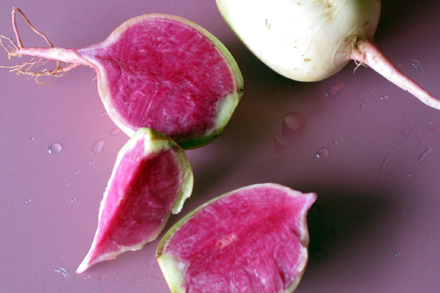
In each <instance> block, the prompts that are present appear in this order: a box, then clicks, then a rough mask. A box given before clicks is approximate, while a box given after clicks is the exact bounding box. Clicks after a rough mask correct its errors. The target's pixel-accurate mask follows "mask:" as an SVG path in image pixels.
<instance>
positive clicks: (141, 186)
mask: <svg viewBox="0 0 440 293" xmlns="http://www.w3.org/2000/svg"><path fill="white" fill-rule="evenodd" d="M192 187H193V174H192V171H191V167H190V165H189V163H188V161H187V159H186V156H185V153H184V152H183V150H182V149H181V148H180V147H179V146H178V145H177V143H175V142H174V141H172V140H171V139H169V138H168V137H166V136H164V135H162V134H160V133H158V132H156V131H154V130H151V129H148V128H141V129H139V130H138V131H137V132H136V133H135V134H134V135H133V137H131V139H130V140H129V141H128V142H127V143H126V144H125V146H124V147H123V148H122V149H121V150H120V152H119V154H118V157H117V159H116V163H115V166H114V168H113V172H112V175H111V177H110V180H109V182H108V185H107V189H106V190H105V193H104V198H103V200H102V201H101V205H100V209H99V219H98V229H97V231H96V234H95V238H94V240H93V243H92V247H91V248H90V251H89V253H88V254H87V256H86V257H85V259H84V260H83V262H82V263H81V265H80V266H79V268H78V270H77V273H82V272H84V271H85V270H87V269H88V268H89V267H91V266H92V265H94V264H96V263H98V262H101V261H104V260H110V259H114V258H115V257H116V256H118V255H119V254H121V253H123V252H124V251H127V250H139V249H141V248H142V247H143V246H144V245H145V244H146V243H147V242H150V241H153V240H155V239H156V238H157V236H158V235H159V233H160V232H161V231H162V229H163V228H164V226H165V224H166V222H167V220H168V218H169V216H170V214H171V212H173V213H178V212H180V210H181V209H182V205H183V203H184V201H185V199H186V198H188V197H189V196H190V195H191V192H192Z"/></svg>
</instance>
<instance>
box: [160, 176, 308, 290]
mask: <svg viewBox="0 0 440 293" xmlns="http://www.w3.org/2000/svg"><path fill="white" fill-rule="evenodd" d="M315 200H316V194H314V193H307V194H304V193H301V192H298V191H295V190H292V189H290V188H288V187H285V186H281V185H278V184H272V183H267V184H256V185H251V186H247V187H243V188H240V189H237V190H234V191H232V192H230V193H227V194H224V195H222V196H219V197H217V198H215V199H213V200H212V201H210V202H208V203H206V204H204V205H202V206H200V207H199V208H197V209H196V210H194V211H193V212H191V213H190V214H188V215H187V216H185V217H184V218H183V219H182V220H180V221H179V222H178V223H177V224H175V225H174V226H173V227H172V228H171V229H170V230H169V231H168V232H167V234H166V235H165V236H164V237H163V238H162V240H161V242H160V243H159V246H158V248H157V253H156V254H157V260H158V262H159V265H160V268H161V269H162V272H163V274H164V276H165V279H166V281H167V283H168V286H169V287H170V289H171V292H179V293H183V292H187V293H190V292H210V293H217V292H243V293H248V292H249V293H251V292H265V293H281V292H292V291H293V290H294V289H295V288H296V286H297V285H298V283H299V282H300V280H301V277H302V275H303V273H304V270H305V268H306V264H307V260H308V250H307V247H308V244H309V232H308V229H307V218H306V216H307V212H308V210H309V208H310V207H311V205H312V204H313V203H314V202H315Z"/></svg>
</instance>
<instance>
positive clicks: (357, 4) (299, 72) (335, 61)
mask: <svg viewBox="0 0 440 293" xmlns="http://www.w3.org/2000/svg"><path fill="white" fill-rule="evenodd" d="M216 1H217V6H218V8H219V11H220V13H221V14H222V16H223V18H224V19H225V21H226V22H227V23H228V25H229V26H230V27H231V29H232V30H233V31H234V32H235V33H236V34H237V36H238V37H239V38H240V39H241V40H242V41H243V42H244V44H245V45H246V46H247V47H248V48H249V49H250V51H252V52H253V53H254V54H255V55H256V56H257V57H258V58H259V59H260V60H261V61H262V62H263V63H265V64H266V65H267V66H269V67H270V68H272V69H273V70H274V71H276V72H277V73H279V74H281V75H283V76H285V77H287V78H290V79H293V80H297V81H305V82H313V81H319V80H322V79H325V78H327V77H329V76H332V75H333V74H335V73H337V72H338V71H340V70H341V69H342V68H343V67H344V66H345V65H347V63H348V62H350V60H354V61H355V62H356V63H358V64H359V65H361V64H363V65H367V66H369V67H371V68H372V69H374V70H375V71H377V72H378V73H380V74H381V75H382V76H384V77H385V78H387V79H388V80H389V81H391V82H392V83H394V84H395V85H397V86H399V87H400V88H402V89H403V90H405V91H408V92H410V93H411V94H412V95H414V96H415V97H417V98H418V99H420V100H421V101H422V102H423V103H425V104H427V105H428V106H430V107H433V108H436V109H440V101H439V100H438V99H437V98H435V97H434V96H432V95H431V94H429V93H428V92H427V91H425V90H424V89H423V88H422V87H420V86H419V85H418V84H417V83H416V82H414V81H413V80H411V79H410V78H408V77H407V76H405V75H404V74H403V73H402V72H401V71H400V70H398V69H397V68H396V67H395V66H394V65H393V64H392V63H391V62H390V60H389V59H388V58H387V57H386V56H385V55H384V54H383V53H382V52H381V51H380V50H379V49H378V47H377V46H376V45H375V43H374V41H373V36H374V33H375V31H376V28H377V25H378V22H379V18H380V12H381V2H380V0H295V1H293V0H216Z"/></svg>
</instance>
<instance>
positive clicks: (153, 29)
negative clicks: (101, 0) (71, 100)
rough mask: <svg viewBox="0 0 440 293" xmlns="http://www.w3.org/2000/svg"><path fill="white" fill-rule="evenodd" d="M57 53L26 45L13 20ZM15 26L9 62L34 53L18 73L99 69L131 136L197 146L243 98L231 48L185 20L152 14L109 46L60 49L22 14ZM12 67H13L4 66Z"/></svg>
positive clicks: (118, 33)
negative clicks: (148, 134) (141, 132)
mask: <svg viewBox="0 0 440 293" xmlns="http://www.w3.org/2000/svg"><path fill="white" fill-rule="evenodd" d="M16 12H19V13H21V14H22V15H23V17H24V18H25V20H26V21H27V23H28V24H29V25H30V27H31V28H32V29H33V30H34V31H35V32H36V33H37V34H39V35H41V36H42V37H44V38H45V40H46V41H47V42H48V44H49V45H50V46H51V48H33V47H25V46H23V43H22V41H21V39H20V35H19V33H18V29H17V26H16V21H15V15H16ZM12 23H13V27H14V30H15V33H16V38H17V42H14V41H13V40H12V39H10V38H8V37H5V36H0V41H1V40H2V39H7V40H9V41H10V45H9V46H12V48H8V46H6V45H5V44H4V43H2V45H3V47H4V48H5V49H6V50H7V51H8V55H9V57H13V56H23V55H25V56H26V55H28V56H34V57H35V58H33V59H31V60H30V61H28V62H26V63H24V64H22V65H17V66H8V68H10V69H11V71H15V72H16V73H17V74H28V75H31V76H35V77H36V78H38V77H40V76H60V75H62V74H64V73H66V72H67V71H69V70H71V69H72V68H75V67H77V66H79V65H87V66H90V67H92V68H94V69H95V71H96V73H97V79H98V90H99V95H100V96H101V100H102V102H103V103H104V106H105V109H106V111H107V112H108V114H109V116H110V117H111V119H112V120H113V121H114V122H115V124H116V125H117V126H119V127H120V128H121V129H122V130H123V131H124V132H125V133H126V134H127V135H129V136H131V135H133V133H134V132H135V131H136V130H137V129H139V128H140V127H148V128H152V129H154V130H156V131H159V132H161V133H163V134H165V135H167V136H169V137H171V138H172V139H174V140H175V141H176V142H177V143H179V144H180V145H181V146H182V147H184V148H194V147H198V146H201V145H203V144H206V143H208V142H209V141H211V140H212V139H213V138H215V137H216V136H218V135H219V134H220V133H221V132H222V130H223V128H224V127H225V126H226V124H227V122H228V121H229V119H230V117H231V115H232V113H233V112H234V110H235V107H236V106H237V104H238V102H239V100H240V98H241V96H242V93H243V78H242V75H241V73H240V70H239V68H238V66H237V64H236V62H235V60H234V59H233V57H232V56H231V54H230V53H229V51H228V50H227V49H226V47H225V46H224V45H223V44H222V43H221V42H220V41H219V40H218V39H217V38H215V37H214V36H213V35H212V34H211V33H209V32H208V31H206V30H205V29H203V28H202V27H200V26H199V25H197V24H195V23H193V22H191V21H189V20H186V19H183V18H181V17H177V16H172V15H166V14H149V15H143V16H139V17H135V18H132V19H130V20H128V21H126V22H125V23H123V24H122V25H121V26H119V27H118V28H117V29H116V30H114V31H113V32H112V33H111V34H110V36H109V37H108V38H107V39H106V40H105V41H103V42H101V43H99V44H96V45H92V46H89V47H87V48H81V49H64V48H54V47H53V46H52V44H51V43H50V42H49V40H48V39H47V37H46V36H45V35H44V34H42V33H40V32H39V31H37V30H36V29H35V28H34V27H33V26H32V25H31V24H30V22H29V20H28V19H27V18H26V17H25V16H24V14H23V13H22V12H21V10H20V9H18V8H14V9H13V12H12ZM48 60H56V61H57V67H56V68H55V69H54V70H43V71H40V72H33V71H31V70H33V69H34V67H33V66H34V65H38V64H41V63H44V62H47V61H48ZM3 67H7V66H3Z"/></svg>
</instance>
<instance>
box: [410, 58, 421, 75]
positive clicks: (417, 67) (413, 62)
mask: <svg viewBox="0 0 440 293" xmlns="http://www.w3.org/2000/svg"><path fill="white" fill-rule="evenodd" d="M411 65H412V66H414V68H415V69H416V70H417V71H418V72H419V73H423V68H422V64H420V61H419V60H411Z"/></svg>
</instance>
